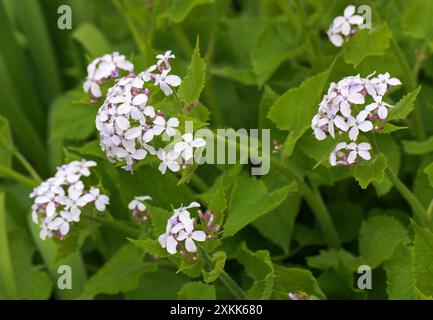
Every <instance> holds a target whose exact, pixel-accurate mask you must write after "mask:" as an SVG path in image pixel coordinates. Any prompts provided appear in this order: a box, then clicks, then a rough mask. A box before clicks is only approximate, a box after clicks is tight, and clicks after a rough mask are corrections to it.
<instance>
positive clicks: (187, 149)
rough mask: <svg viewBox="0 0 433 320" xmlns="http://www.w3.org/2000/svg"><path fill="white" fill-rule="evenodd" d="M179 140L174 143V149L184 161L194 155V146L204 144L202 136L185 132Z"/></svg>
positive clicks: (198, 146)
mask: <svg viewBox="0 0 433 320" xmlns="http://www.w3.org/2000/svg"><path fill="white" fill-rule="evenodd" d="M182 140H183V141H181V142H178V143H176V144H175V145H174V150H175V151H176V152H177V153H178V154H180V155H181V156H182V158H183V159H185V160H186V161H188V160H190V159H191V158H192V157H193V155H194V151H193V149H194V148H201V147H204V146H205V145H206V141H205V140H204V139H203V138H196V139H194V136H193V135H192V133H185V134H184V135H183V136H182Z"/></svg>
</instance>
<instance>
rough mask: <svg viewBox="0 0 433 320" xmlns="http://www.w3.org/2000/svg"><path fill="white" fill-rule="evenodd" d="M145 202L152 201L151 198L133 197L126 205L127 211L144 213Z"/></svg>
mask: <svg viewBox="0 0 433 320" xmlns="http://www.w3.org/2000/svg"><path fill="white" fill-rule="evenodd" d="M146 200H152V198H151V197H149V196H139V197H134V199H133V200H132V201H131V202H130V203H129V204H128V209H129V210H137V211H140V212H144V211H145V210H146V205H145V204H144V203H143V201H146Z"/></svg>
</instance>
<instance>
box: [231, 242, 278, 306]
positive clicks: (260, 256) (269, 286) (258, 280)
mask: <svg viewBox="0 0 433 320" xmlns="http://www.w3.org/2000/svg"><path fill="white" fill-rule="evenodd" d="M235 256H236V259H237V260H238V261H239V262H240V263H242V264H243V265H244V267H245V271H246V273H247V275H248V276H249V277H250V278H252V279H253V280H254V283H253V285H252V286H251V287H250V289H248V291H247V293H246V298H247V299H257V300H263V299H269V298H270V297H271V294H272V290H273V286H274V267H273V265H272V261H271V258H270V255H269V251H267V250H258V251H256V252H252V251H250V250H248V248H247V246H246V244H245V243H242V244H241V245H240V246H239V247H238V249H237V250H236V254H235Z"/></svg>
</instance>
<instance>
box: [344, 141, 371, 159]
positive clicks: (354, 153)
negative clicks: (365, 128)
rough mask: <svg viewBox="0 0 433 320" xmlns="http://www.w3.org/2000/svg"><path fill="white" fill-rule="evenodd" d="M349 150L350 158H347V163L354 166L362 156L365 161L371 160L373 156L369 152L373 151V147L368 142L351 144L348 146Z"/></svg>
mask: <svg viewBox="0 0 433 320" xmlns="http://www.w3.org/2000/svg"><path fill="white" fill-rule="evenodd" d="M347 150H349V151H350V152H349V156H348V157H347V162H348V163H349V164H352V163H354V162H355V161H356V159H357V157H358V156H360V157H361V158H362V159H364V160H370V159H371V155H370V152H369V150H371V145H370V144H369V143H367V142H361V143H360V144H357V143H355V142H351V143H349V144H348V145H347Z"/></svg>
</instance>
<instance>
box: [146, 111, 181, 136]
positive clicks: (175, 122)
mask: <svg viewBox="0 0 433 320" xmlns="http://www.w3.org/2000/svg"><path fill="white" fill-rule="evenodd" d="M153 124H154V125H153V127H152V128H150V129H149V130H147V131H146V132H145V133H144V136H143V140H144V141H145V142H150V141H152V139H153V138H154V136H159V135H160V134H162V133H163V132H164V131H165V132H166V133H167V135H168V136H169V137H172V136H174V135H175V134H176V129H175V128H176V127H178V126H179V119H178V118H170V119H168V120H167V121H166V120H165V119H164V118H163V117H161V116H156V118H155V120H154V121H153Z"/></svg>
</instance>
